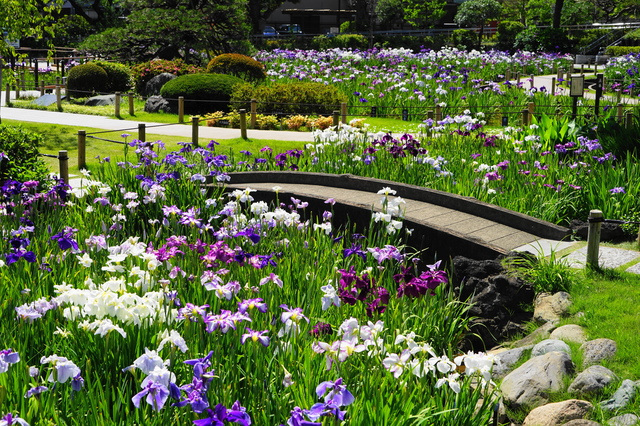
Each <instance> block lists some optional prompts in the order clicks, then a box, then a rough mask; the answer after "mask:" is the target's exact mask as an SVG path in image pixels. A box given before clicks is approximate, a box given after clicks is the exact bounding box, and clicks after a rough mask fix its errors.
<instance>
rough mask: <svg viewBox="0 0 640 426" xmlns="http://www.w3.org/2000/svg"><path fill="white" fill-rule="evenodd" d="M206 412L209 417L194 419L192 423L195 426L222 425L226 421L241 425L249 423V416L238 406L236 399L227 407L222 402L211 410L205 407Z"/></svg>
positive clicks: (248, 424)
mask: <svg viewBox="0 0 640 426" xmlns="http://www.w3.org/2000/svg"><path fill="white" fill-rule="evenodd" d="M207 412H208V414H209V417H207V418H205V419H200V420H194V421H193V424H194V425H196V426H224V424H225V423H224V422H225V421H226V422H231V423H238V424H239V425H241V426H250V425H251V417H249V415H248V414H247V412H246V409H245V408H244V407H241V406H240V403H239V402H238V401H236V402H235V403H234V404H233V406H232V407H231V408H229V409H228V408H227V407H225V406H224V405H222V404H218V405H216V407H215V408H214V409H213V410H211V409H207Z"/></svg>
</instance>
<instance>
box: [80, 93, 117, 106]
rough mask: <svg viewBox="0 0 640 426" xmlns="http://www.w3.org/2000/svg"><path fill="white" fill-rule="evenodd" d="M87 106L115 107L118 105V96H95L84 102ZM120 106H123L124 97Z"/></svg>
mask: <svg viewBox="0 0 640 426" xmlns="http://www.w3.org/2000/svg"><path fill="white" fill-rule="evenodd" d="M84 104H85V105H87V106H105V105H115V104H116V95H100V96H93V97H91V98H89V99H87V100H86V101H85V102H84ZM120 104H122V97H121V98H120Z"/></svg>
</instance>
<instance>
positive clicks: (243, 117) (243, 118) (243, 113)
mask: <svg viewBox="0 0 640 426" xmlns="http://www.w3.org/2000/svg"><path fill="white" fill-rule="evenodd" d="M240 137H241V138H242V139H247V110H246V109H241V110H240Z"/></svg>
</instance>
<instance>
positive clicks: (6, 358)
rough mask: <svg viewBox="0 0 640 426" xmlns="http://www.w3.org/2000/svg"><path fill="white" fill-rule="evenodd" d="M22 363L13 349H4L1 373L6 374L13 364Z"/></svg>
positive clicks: (1, 356) (0, 353)
mask: <svg viewBox="0 0 640 426" xmlns="http://www.w3.org/2000/svg"><path fill="white" fill-rule="evenodd" d="M18 361H20V355H19V354H18V352H15V351H14V350H13V349H4V350H1V351H0V373H6V372H7V371H8V370H9V366H10V365H11V364H15V363H17V362H18Z"/></svg>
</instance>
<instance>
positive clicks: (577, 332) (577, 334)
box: [549, 324, 587, 343]
mask: <svg viewBox="0 0 640 426" xmlns="http://www.w3.org/2000/svg"><path fill="white" fill-rule="evenodd" d="M549 337H550V338H551V339H558V340H564V341H565V342H574V343H584V342H586V341H587V335H586V333H585V332H584V329H583V328H582V327H580V326H579V325H577V324H568V325H563V326H561V327H558V328H556V329H555V330H553V331H552V332H551V336H549Z"/></svg>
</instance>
